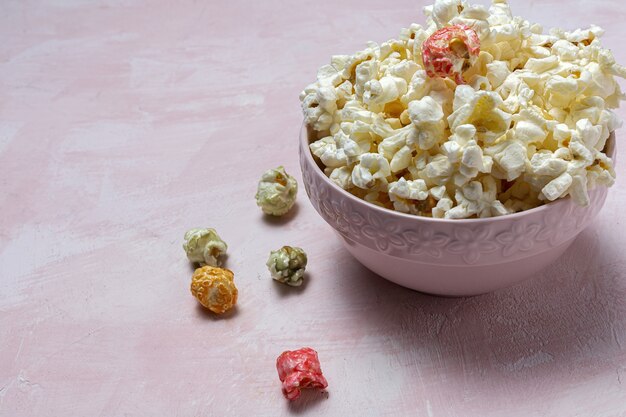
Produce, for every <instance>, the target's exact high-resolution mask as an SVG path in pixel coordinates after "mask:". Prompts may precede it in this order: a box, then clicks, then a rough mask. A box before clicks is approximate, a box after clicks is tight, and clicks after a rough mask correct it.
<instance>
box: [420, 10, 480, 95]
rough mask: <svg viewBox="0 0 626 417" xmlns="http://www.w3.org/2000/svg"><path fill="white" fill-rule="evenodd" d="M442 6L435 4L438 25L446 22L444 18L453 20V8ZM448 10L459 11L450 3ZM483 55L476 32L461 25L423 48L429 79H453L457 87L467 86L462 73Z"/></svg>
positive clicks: (434, 37) (446, 30)
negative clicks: (443, 21) (444, 16)
mask: <svg viewBox="0 0 626 417" xmlns="http://www.w3.org/2000/svg"><path fill="white" fill-rule="evenodd" d="M442 4H443V3H442V2H437V3H435V9H434V10H435V14H434V19H436V20H435V21H437V20H439V19H442V16H438V14H437V12H440V11H443V13H439V14H440V15H442V14H443V15H446V18H447V17H450V16H451V14H452V13H454V10H450V7H445V8H444V7H441V8H440V7H438V6H440V5H442ZM445 4H446V6H452V8H454V7H458V6H456V5H454V4H451V3H450V2H446V3H445ZM479 51H480V40H479V39H478V35H476V32H474V30H473V29H471V28H469V27H468V26H465V25H462V24H457V25H453V26H447V27H443V28H441V29H439V30H437V31H436V32H435V33H433V34H432V35H430V37H429V38H428V39H426V41H425V42H424V44H423V45H422V61H423V62H424V67H425V69H426V73H427V74H428V76H429V77H451V78H454V81H455V82H456V83H457V84H464V80H463V75H462V73H463V72H464V71H465V70H466V69H468V68H469V67H470V66H471V65H472V64H473V63H474V61H475V59H476V57H477V56H478V52H479Z"/></svg>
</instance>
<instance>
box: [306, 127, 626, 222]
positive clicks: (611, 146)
mask: <svg viewBox="0 0 626 417" xmlns="http://www.w3.org/2000/svg"><path fill="white" fill-rule="evenodd" d="M308 131H309V126H308V125H307V124H306V122H303V123H302V126H301V128H300V152H302V153H304V154H305V156H304V157H305V158H306V159H307V161H308V163H309V164H311V165H312V166H313V167H314V169H313V171H315V175H317V176H318V177H322V178H323V181H324V182H326V184H328V185H330V186H331V187H332V188H334V189H335V190H337V191H338V192H339V193H342V194H343V195H344V196H345V197H348V198H349V199H350V200H352V201H353V202H355V203H356V204H358V205H360V206H362V207H365V208H366V209H372V210H375V211H377V212H379V213H380V214H381V215H388V216H397V217H398V218H400V219H407V220H412V221H423V222H426V223H444V224H465V225H468V224H472V225H477V224H484V223H491V222H508V221H512V220H516V219H519V218H521V217H527V216H529V215H532V214H540V213H543V212H546V211H548V210H555V209H557V208H558V207H560V206H564V205H567V204H576V203H574V202H573V201H572V199H571V197H570V196H569V195H568V196H567V197H564V198H558V199H556V200H554V201H550V202H548V203H546V204H543V205H541V206H539V207H534V208H531V209H528V210H522V211H518V212H517V213H511V214H505V215H503V216H493V217H483V218H477V219H440V218H437V217H426V216H418V215H415V214H408V213H402V212H400V211H396V210H391V209H388V208H385V207H380V206H377V205H376V204H372V203H370V202H368V201H366V200H363V199H361V198H358V197H357V196H355V195H353V194H351V193H349V192H348V191H346V190H344V189H343V188H341V187H339V186H338V185H337V184H335V183H334V182H332V181H331V180H330V178H328V177H327V176H326V174H324V172H323V171H322V170H321V169H320V167H319V166H318V165H317V162H315V159H314V158H313V154H312V153H311V150H310V148H309V137H308ZM606 147H608V149H607V152H606V154H607V156H608V157H609V158H611V159H614V155H615V149H616V140H615V131H612V132H610V133H609V137H608V138H607V144H606V145H605V148H606ZM593 190H594V189H591V190H590V191H593Z"/></svg>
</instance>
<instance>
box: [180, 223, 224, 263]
mask: <svg viewBox="0 0 626 417" xmlns="http://www.w3.org/2000/svg"><path fill="white" fill-rule="evenodd" d="M227 248H228V245H226V242H224V241H223V240H222V239H221V238H220V237H219V235H218V234H217V232H216V231H215V229H200V228H197V229H191V230H188V231H187V233H185V243H183V249H185V252H186V253H187V258H189V260H190V261H191V262H197V263H199V264H200V265H211V266H219V265H220V261H219V259H218V258H219V257H220V256H221V255H223V254H224V253H226V249H227Z"/></svg>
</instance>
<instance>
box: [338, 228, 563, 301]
mask: <svg viewBox="0 0 626 417" xmlns="http://www.w3.org/2000/svg"><path fill="white" fill-rule="evenodd" d="M339 236H340V237H341V239H342V241H343V243H344V246H345V247H346V249H347V250H348V252H350V254H352V256H354V257H355V258H356V259H357V260H358V261H359V262H360V263H362V264H363V265H364V266H365V267H366V268H367V269H369V270H370V271H372V272H374V273H375V274H377V275H380V276H381V277H383V278H385V279H387V280H389V281H392V282H394V283H396V284H398V285H401V286H403V287H406V288H409V289H412V290H416V291H420V292H423V293H427V294H432V295H439V296H447V297H467V296H473V295H480V294H485V293H488V292H491V291H495V290H498V289H501V288H506V287H509V286H511V285H513V284H516V283H518V282H520V281H523V280H525V279H528V278H531V277H532V276H533V275H534V274H536V273H538V272H540V271H541V270H543V269H544V268H546V267H547V266H548V265H550V264H551V263H552V262H554V261H555V260H557V259H558V258H559V257H560V256H561V255H562V254H563V253H564V252H565V251H566V250H567V248H569V246H570V245H571V244H572V242H574V239H575V238H572V239H570V240H568V241H565V242H563V243H562V244H560V245H558V246H555V247H553V248H551V249H549V250H546V251H543V252H541V253H539V254H533V255H531V256H529V257H528V258H522V259H516V260H514V261H509V262H503V263H498V264H491V265H462V266H443V265H434V264H427V263H420V262H415V261H410V260H407V259H403V258H395V259H394V262H389V255H387V254H381V253H380V252H377V251H375V250H372V249H370V248H368V247H367V246H363V245H361V244H359V243H358V242H354V241H352V240H350V239H347V238H345V237H344V236H342V235H340V234H339ZM409 271H414V272H409ZM502 271H507V272H506V274H504V275H503V274H502Z"/></svg>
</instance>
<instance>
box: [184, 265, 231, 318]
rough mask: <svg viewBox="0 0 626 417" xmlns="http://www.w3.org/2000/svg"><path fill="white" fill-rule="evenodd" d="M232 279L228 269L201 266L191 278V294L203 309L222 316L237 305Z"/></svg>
mask: <svg viewBox="0 0 626 417" xmlns="http://www.w3.org/2000/svg"><path fill="white" fill-rule="evenodd" d="M234 278H235V275H234V274H233V271H231V270H230V269H225V268H217V267H214V266H210V265H207V266H203V267H202V268H198V269H196V271H195V272H194V273H193V276H192V277H191V293H192V294H193V296H194V297H196V298H197V299H198V301H199V302H200V304H202V305H203V306H204V307H206V308H208V309H209V310H211V311H212V312H214V313H216V314H222V313H224V312H226V311H228V310H230V309H231V308H233V306H234V305H235V304H236V303H237V287H235V282H234Z"/></svg>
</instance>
